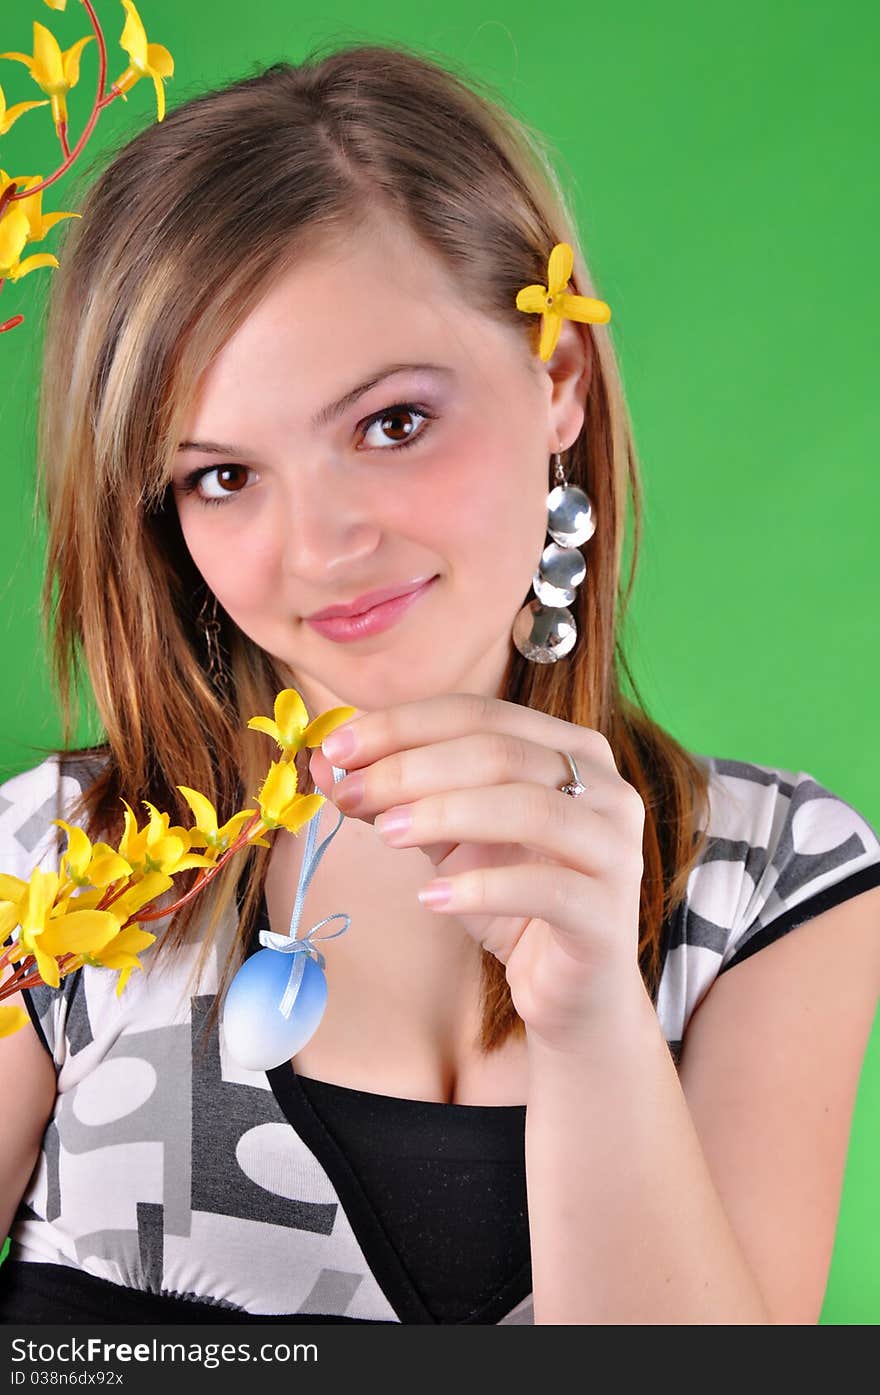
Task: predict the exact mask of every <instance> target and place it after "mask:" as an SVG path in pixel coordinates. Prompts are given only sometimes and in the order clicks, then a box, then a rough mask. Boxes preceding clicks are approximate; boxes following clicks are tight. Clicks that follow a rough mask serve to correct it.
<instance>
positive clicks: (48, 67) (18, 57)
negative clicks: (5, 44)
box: [0, 19, 95, 127]
mask: <svg viewBox="0 0 880 1395" xmlns="http://www.w3.org/2000/svg"><path fill="white" fill-rule="evenodd" d="M94 37H95V36H94V34H89V35H88V36H87V37H86V38H85V39H77V41H76V43H75V44H71V46H70V48H69V49H66V50H65V51H64V52H63V53H62V51H61V49H60V48H59V46H58V40H57V39H56V38H55V35H54V34H53V33H52V30H51V29H47V28H46V26H45V25H44V24H40V23H39V21H38V20H36V19H35V20H34V51H33V54H29V53H0V58H12V59H14V60H15V62H16V63H24V65H25V67H26V68H27V69H28V71H29V72H30V75H31V77H32V78H33V80H34V82H35V83H36V84H37V86H38V87H42V89H43V91H44V92H45V93H46V96H47V97H49V98H50V99H51V102H52V120H53V121H54V122H55V125H56V127H58V126H59V125H60V123H61V122H62V121H65V122H66V121H67V94H68V92H69V91H70V89H71V88H72V87H75V86H76V84H77V83H78V82H79V60H80V56H81V54H82V51H83V49H84V48H85V46H86V44H90V43H91V42H92V39H93V38H94Z"/></svg>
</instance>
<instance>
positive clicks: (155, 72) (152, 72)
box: [113, 0, 174, 121]
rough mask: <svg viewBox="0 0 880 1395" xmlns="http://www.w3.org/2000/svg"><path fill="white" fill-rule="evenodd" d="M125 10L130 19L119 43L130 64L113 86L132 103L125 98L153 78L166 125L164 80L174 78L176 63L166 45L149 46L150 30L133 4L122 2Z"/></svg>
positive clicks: (129, 1) (160, 111) (159, 108)
mask: <svg viewBox="0 0 880 1395" xmlns="http://www.w3.org/2000/svg"><path fill="white" fill-rule="evenodd" d="M122 6H123V9H124V10H125V12H126V14H127V16H128V18H127V19H126V21H125V27H124V28H123V30H122V36H121V38H120V40H119V43H120V46H121V47H122V48H124V49H125V51H126V53H127V54H128V58H129V64H128V67H127V68H126V69H125V72H124V73H123V74H122V75H121V76H120V77H118V78H117V79H116V81H115V82H114V83H113V86H114V87H115V88H116V90H117V92H119V93H120V94H121V95H122V98H123V100H124V101H128V98H127V97H126V96H125V94H126V92H128V91H129V89H130V88H132V87H134V85H135V83H136V82H139V81H140V79H141V78H142V77H151V78H152V79H153V86H154V87H155V89H156V110H157V112H158V117H159V120H160V121H163V120H164V119H165V88H164V87H163V86H162V79H163V78H170V77H173V76H174V59H173V58H172V57H171V54H170V53H169V52H168V50H167V48H163V46H162V44H148V43H147V34H146V30H145V29H144V26H143V22H142V20H141V17H140V15H139V14H138V12H137V10H136V9H135V7H134V5H133V3H132V0H122Z"/></svg>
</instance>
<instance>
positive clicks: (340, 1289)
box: [0, 756, 880, 1323]
mask: <svg viewBox="0 0 880 1395" xmlns="http://www.w3.org/2000/svg"><path fill="white" fill-rule="evenodd" d="M698 759H700V760H701V761H702V762H703V763H704V764H705V765H706V766H707V767H708V768H709V772H710V810H709V841H708V845H707V847H706V849H705V852H704V854H703V856H702V858H701V861H700V863H699V865H698V866H696V867H695V868H694V869H693V871H692V873H691V875H690V879H689V882H688V890H687V896H686V899H685V902H684V903H683V904H682V906H681V907H679V909H678V911H677V912H676V913H675V915H674V916H673V918H672V920H671V921H670V923H669V924H668V925H667V927H666V936H665V945H664V966H663V973H662V978H661V982H660V987H659V992H658V995H657V1002H656V1010H657V1015H658V1019H659V1021H660V1024H661V1027H662V1030H663V1032H664V1035H665V1037H666V1040H667V1041H668V1042H669V1045H670V1050H671V1051H672V1054H673V1057H674V1059H675V1060H676V1061H677V1060H678V1058H679V1055H680V1050H681V1044H682V1042H683V1040H684V1037H685V1033H686V1031H687V1026H688V1022H689V1021H690V1018H691V1015H692V1014H693V1012H694V1010H695V1008H696V1007H697V1005H698V1004H699V1003H700V1001H701V1000H702V999H703V997H704V996H705V994H706V993H707V992H708V990H709V989H710V988H711V986H712V984H713V983H714V981H715V979H716V978H717V977H718V975H719V974H721V973H724V972H726V971H727V970H728V969H730V968H732V967H733V966H734V965H736V964H738V963H740V962H741V961H742V960H743V959H745V958H746V957H748V956H749V955H751V954H753V953H755V952H757V951H759V950H760V949H762V948H763V947H764V946H765V945H767V944H769V943H771V942H772V941H774V940H775V939H778V938H779V936H781V935H784V934H787V933H788V932H789V931H790V930H793V929H794V928H795V927H796V926H798V925H800V924H801V923H803V922H804V921H806V920H808V919H810V918H811V917H813V916H816V915H818V914H820V913H821V912H822V911H825V910H827V909H829V908H830V907H832V906H834V905H836V904H838V903H839V902H842V901H845V900H847V899H848V898H849V897H852V896H856V895H858V894H859V893H860V892H861V891H865V890H868V889H869V888H870V887H873V886H876V885H878V884H880V841H878V838H877V834H876V833H875V831H874V829H873V828H872V827H871V825H870V824H869V823H868V822H867V821H866V820H865V818H864V817H862V815H861V814H860V813H859V812H858V811H857V810H856V809H854V808H853V807H852V806H851V805H850V804H848V803H847V802H846V801H845V800H843V799H841V798H839V797H837V796H836V795H834V794H833V793H831V792H830V791H829V790H828V789H826V788H824V787H823V786H822V785H821V784H819V783H818V782H817V781H816V780H815V779H814V778H813V777H812V776H811V775H809V774H807V773H805V772H803V771H801V772H798V773H793V772H791V771H788V770H781V769H776V768H771V767H768V766H764V765H757V764H753V763H750V762H747V761H740V760H726V759H718V758H712V757H698ZM93 773H94V767H92V769H91V770H90V768H89V767H88V765H87V764H86V763H85V762H83V761H76V760H73V759H69V760H67V761H65V762H64V766H63V770H62V767H61V765H60V763H59V761H58V759H57V758H56V757H54V756H50V757H48V758H47V759H46V760H44V761H43V762H42V763H41V764H40V765H37V766H35V767H34V768H32V769H29V770H25V771H24V772H23V773H21V774H20V775H17V776H15V777H13V778H12V779H10V780H8V781H7V782H6V783H5V784H4V785H2V786H0V871H2V872H6V873H11V874H13V875H15V876H18V877H21V878H24V879H27V878H28V877H29V876H30V873H31V870H32V869H33V868H34V867H35V866H40V867H42V868H43V869H44V870H57V868H58V865H59V857H60V854H61V852H62V851H63V848H64V846H65V841H66V840H65V835H64V833H63V832H62V830H60V829H57V828H55V827H53V826H52V824H51V820H52V819H54V818H65V819H66V818H68V812H67V811H68V810H69V808H70V805H71V803H72V800H73V798H74V797H75V796H76V795H78V794H79V792H80V782H82V781H85V780H86V779H88V778H90V776H91V775H92V774H93ZM263 916H264V917H265V905H264V906H263ZM234 930H235V924H234V918H230V920H229V921H228V922H227V923H226V925H224V926H223V927H222V930H221V935H220V937H219V939H218V945H217V948H216V949H215V952H214V955H213V957H210V958H209V959H208V962H207V965H206V966H205V968H204V969H203V972H202V975H201V978H200V980H199V981H198V983H197V985H196V990H195V991H192V989H189V990H187V989H186V984H187V982H188V979H189V976H190V973H191V971H192V969H193V968H194V965H195V961H196V958H197V955H198V950H199V944H198V942H197V932H196V935H195V936H194V943H193V944H192V945H191V947H189V948H188V949H187V950H186V952H185V953H184V954H183V956H182V957H181V959H180V960H179V961H177V962H175V963H170V964H165V965H163V964H162V963H161V962H157V964H156V965H155V966H154V967H152V968H151V969H150V970H149V972H145V973H134V974H133V975H132V976H131V978H130V980H129V982H128V985H127V986H126V988H125V991H124V993H123V994H122V995H121V996H120V997H117V996H116V994H115V989H116V984H117V975H116V974H115V973H112V972H109V971H107V970H104V969H95V968H91V967H88V966H86V967H84V968H83V969H81V970H80V971H79V972H77V973H75V974H72V975H70V976H69V977H67V978H65V979H63V980H62V983H61V986H60V988H59V989H58V990H53V989H49V988H38V989H33V990H30V992H29V993H28V995H27V996H28V999H29V1008H30V1011H31V1016H32V1019H33V1021H34V1025H35V1026H36V1028H37V1030H38V1031H39V1033H40V1035H41V1037H42V1039H43V1041H44V1044H45V1046H46V1049H47V1051H48V1052H49V1053H50V1054H51V1056H52V1059H53V1061H54V1064H55V1069H56V1072H57V1078H58V1096H57V1101H56V1105H55V1109H54V1113H53V1116H52V1118H51V1120H50V1122H49V1125H48V1127H47V1129H46V1132H45V1135H44V1138H43V1144H42V1151H41V1153H40V1156H39V1158H38V1162H37V1165H36V1167H35V1169H34V1172H33V1174H32V1176H31V1178H30V1181H29V1183H28V1186H27V1189H26V1191H25V1194H24V1197H23V1199H22V1202H21V1205H20V1206H19V1209H18V1213H17V1215H16V1217H15V1220H14V1223H13V1227H12V1231H11V1235H10V1241H11V1249H10V1259H11V1260H13V1261H19V1262H23V1263H34V1264H40V1265H59V1266H66V1270H65V1273H67V1274H70V1271H78V1272H79V1273H80V1274H87V1275H91V1276H95V1277H97V1278H98V1279H100V1280H104V1281H107V1282H108V1283H109V1284H112V1285H121V1286H123V1288H125V1289H127V1290H134V1291H137V1292H138V1293H140V1294H155V1295H171V1296H175V1297H178V1298H184V1299H190V1300H198V1301H199V1302H201V1303H208V1304H212V1305H216V1306H219V1307H222V1308H223V1309H224V1310H225V1311H226V1312H228V1313H232V1312H234V1311H237V1312H238V1313H242V1314H279V1313H283V1314H289V1315H294V1314H296V1315H297V1316H298V1317H299V1319H300V1320H303V1319H304V1318H305V1317H306V1315H322V1316H323V1318H324V1320H339V1321H342V1322H344V1321H362V1322H363V1321H366V1322H369V1321H373V1322H377V1321H378V1322H412V1321H431V1320H432V1319H431V1318H430V1316H426V1315H425V1310H424V1306H423V1305H420V1302H419V1299H418V1295H417V1293H416V1292H415V1290H414V1288H413V1286H412V1284H411V1283H410V1282H409V1278H408V1276H407V1273H406V1270H405V1266H404V1265H403V1264H402V1263H401V1262H400V1259H399V1256H398V1255H397V1254H396V1253H395V1250H394V1246H393V1243H391V1242H390V1240H389V1237H388V1235H387V1234H385V1233H384V1232H383V1230H382V1226H381V1224H380V1223H379V1221H378V1218H377V1216H376V1214H375V1213H374V1212H373V1211H372V1210H371V1207H370V1204H369V1199H368V1197H367V1196H366V1195H365V1193H364V1191H363V1188H362V1187H361V1186H360V1185H359V1184H358V1179H357V1177H356V1176H355V1174H354V1173H353V1171H352V1169H351V1167H350V1166H349V1164H348V1163H347V1161H346V1159H345V1158H344V1156H343V1155H342V1153H341V1152H340V1149H339V1148H338V1147H337V1146H336V1145H335V1144H333V1142H332V1140H331V1139H330V1138H329V1137H328V1135H327V1133H326V1131H325V1130H323V1128H322V1126H321V1122H320V1120H319V1119H318V1117H317V1116H316V1115H315V1113H314V1111H313V1110H312V1109H311V1108H310V1106H309V1104H308V1101H307V1099H306V1098H305V1095H304V1093H303V1091H302V1089H301V1087H299V1086H298V1082H297V1078H296V1075H295V1072H294V1071H293V1069H292V1067H291V1066H289V1065H287V1066H285V1067H279V1068H277V1069H275V1070H273V1071H269V1072H259V1071H251V1070H246V1069H243V1068H241V1067H240V1066H238V1065H236V1063H235V1062H234V1061H233V1060H232V1059H231V1057H230V1056H229V1054H228V1053H227V1051H226V1050H225V1049H224V1043H223V1038H222V1031H221V1032H220V1033H219V1034H218V1033H217V1032H216V1030H215V1031H214V1033H213V1034H212V1035H208V1034H202V1035H200V1028H201V1024H202V1023H203V1022H204V1020H205V1018H206V1015H207V1012H208V1010H209V1008H210V1005H211V1003H212V1001H213V998H214V995H215V992H216V988H217V983H218V981H219V976H218V967H217V966H218V960H217V954H218V953H219V952H222V950H223V948H224V946H226V945H227V944H228V942H229V940H228V937H230V936H231V935H232V934H233V933H234ZM457 1116H458V1118H459V1119H461V1118H462V1117H465V1116H466V1107H464V1106H458V1107H457ZM457 1127H459V1126H458V1125H457ZM530 1290H531V1283H530V1273H529V1270H528V1267H526V1269H525V1270H521V1271H520V1272H518V1273H517V1274H516V1275H514V1276H513V1277H512V1279H511V1282H510V1283H509V1284H507V1285H505V1286H504V1288H503V1289H502V1290H500V1291H499V1292H498V1293H496V1295H495V1297H494V1299H493V1300H492V1302H491V1303H489V1304H487V1305H485V1307H484V1308H483V1309H482V1310H481V1312H480V1313H479V1314H477V1315H475V1316H474V1317H473V1318H470V1319H468V1320H469V1321H483V1322H491V1323H496V1322H497V1323H531V1322H533V1321H534V1317H533V1311H532V1305H531V1291H530Z"/></svg>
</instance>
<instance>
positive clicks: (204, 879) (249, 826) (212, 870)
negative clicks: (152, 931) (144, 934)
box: [123, 814, 270, 929]
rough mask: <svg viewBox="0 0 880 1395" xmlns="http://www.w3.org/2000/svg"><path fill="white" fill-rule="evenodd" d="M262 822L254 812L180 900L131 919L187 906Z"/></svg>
mask: <svg viewBox="0 0 880 1395" xmlns="http://www.w3.org/2000/svg"><path fill="white" fill-rule="evenodd" d="M260 822H261V816H260V815H259V814H254V816H253V818H252V819H251V820H250V821H249V822H248V823H246V824H245V826H244V828H243V829H242V830H241V833H240V834H239V835H238V837H237V838H236V840H235V842H234V843H233V844H232V845H231V846H230V847H228V848H227V849H226V851H225V853H224V854H223V856H222V857H221V858H218V860H217V862H215V863H214V866H213V867H209V868H208V869H207V870H206V871H205V873H204V875H203V876H201V877H199V879H198V881H197V882H196V883H195V885H194V886H192V887H190V889H189V891H188V892H187V893H186V895H185V896H181V898H180V900H179V901H175V902H174V904H173V905H172V906H165V907H162V908H161V909H157V910H155V911H148V912H147V913H146V914H144V912H143V911H136V912H135V914H134V915H133V916H132V917H131V920H136V921H137V922H138V923H139V924H143V922H144V921H145V920H164V919H165V917H166V916H169V915H173V914H174V912H175V911H178V910H180V907H181V906H185V905H186V903H187V901H192V900H193V898H194V897H196V896H198V894H199V892H200V891H202V890H203V889H204V887H206V886H207V884H208V882H209V881H211V879H212V878H213V877H216V875H217V873H218V872H219V871H220V870H221V868H222V867H225V865H226V863H227V862H228V861H229V859H230V858H231V857H232V856H234V854H235V853H237V852H240V851H241V849H242V848H243V847H246V845H247V843H248V835H249V834H250V833H252V832H253V830H254V828H255V826H256V825H257V824H258V823H260ZM269 831H270V830H269V829H260V830H259V831H258V836H259V835H260V834H261V833H263V832H266V833H268V832H269ZM130 923H131V921H126V924H130ZM124 928H125V927H124V926H123V929H124Z"/></svg>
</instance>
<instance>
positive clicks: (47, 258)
mask: <svg viewBox="0 0 880 1395" xmlns="http://www.w3.org/2000/svg"><path fill="white" fill-rule="evenodd" d="M42 182H43V176H42V175H40V174H33V175H29V176H27V177H23V176H18V177H17V178H16V179H14V180H13V179H10V178H9V175H8V174H7V173H6V171H5V170H0V194H3V192H4V190H6V189H7V188H8V187H9V185H10V184H15V185H16V186H17V187H16V193H20V192H21V191H22V190H24V189H32V188H33V187H34V185H35V184H41V183H42ZM81 217H82V214H81V213H45V214H44V213H43V191H42V189H41V190H40V192H39V193H38V194H31V195H30V197H28V198H24V199H16V200H15V201H14V202H13V203H10V204H7V205H6V208H5V209H4V210H3V214H2V216H0V280H3V279H4V278H5V277H8V278H9V280H10V281H19V280H20V279H21V277H22V276H27V275H28V273H29V272H31V271H36V269H37V267H40V266H57V265H58V259H57V258H56V257H53V256H52V254H51V252H40V253H38V254H37V256H35V257H28V258H27V259H26V261H20V257H21V254H22V252H23V251H24V249H25V247H26V245H27V243H28V242H41V241H42V239H43V238H44V237H45V236H46V234H47V232H48V231H49V229H50V228H54V226H55V224H56V223H59V222H60V221H61V219H62V218H81Z"/></svg>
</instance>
